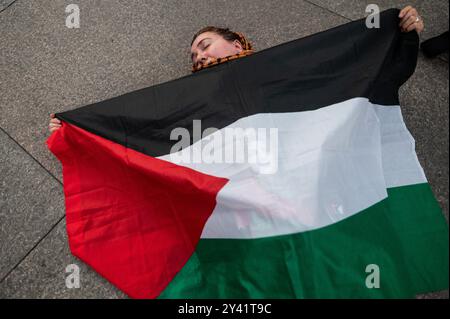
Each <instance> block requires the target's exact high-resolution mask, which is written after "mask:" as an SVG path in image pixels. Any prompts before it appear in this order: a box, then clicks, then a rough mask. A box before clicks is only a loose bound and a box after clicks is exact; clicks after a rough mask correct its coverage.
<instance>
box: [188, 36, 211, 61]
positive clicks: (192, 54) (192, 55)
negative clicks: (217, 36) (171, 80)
mask: <svg viewBox="0 0 450 319" xmlns="http://www.w3.org/2000/svg"><path fill="white" fill-rule="evenodd" d="M206 39H211V38H204V39H202V41H200V42H199V43H197V47H198V46H199V45H200V43H202V42H203V41H205V40H206ZM192 60H194V53H191V61H192Z"/></svg>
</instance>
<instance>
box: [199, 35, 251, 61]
mask: <svg viewBox="0 0 450 319" xmlns="http://www.w3.org/2000/svg"><path fill="white" fill-rule="evenodd" d="M241 51H242V45H241V43H240V42H239V41H238V40H234V41H233V42H231V41H227V40H225V39H224V38H223V37H222V36H221V35H219V34H217V33H215V32H204V33H202V34H200V35H199V36H198V37H197V38H196V39H195V41H194V42H193V43H192V46H191V60H192V63H194V64H205V63H207V62H209V61H210V60H211V58H216V59H218V58H224V57H226V56H229V55H233V54H237V53H240V52H241Z"/></svg>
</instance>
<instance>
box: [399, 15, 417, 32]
mask: <svg viewBox="0 0 450 319" xmlns="http://www.w3.org/2000/svg"><path fill="white" fill-rule="evenodd" d="M411 26H412V27H413V29H414V28H415V27H416V17H409V19H408V20H407V21H406V22H405V23H404V24H403V26H402V29H403V31H407V30H408V28H411ZM411 30H412V29H411Z"/></svg>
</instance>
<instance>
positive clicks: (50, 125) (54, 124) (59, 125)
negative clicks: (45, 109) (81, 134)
mask: <svg viewBox="0 0 450 319" xmlns="http://www.w3.org/2000/svg"><path fill="white" fill-rule="evenodd" d="M48 126H49V127H61V124H56V123H50V124H49V125H48Z"/></svg>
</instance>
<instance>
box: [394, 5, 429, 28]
mask: <svg viewBox="0 0 450 319" xmlns="http://www.w3.org/2000/svg"><path fill="white" fill-rule="evenodd" d="M398 17H399V18H400V19H401V20H400V24H399V26H400V29H401V30H402V32H410V31H412V30H416V31H417V33H420V32H422V31H423V28H424V25H423V20H422V17H421V16H419V13H418V12H417V10H416V8H413V7H411V6H406V7H405V8H403V9H402V10H401V11H400V14H399V16H398Z"/></svg>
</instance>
